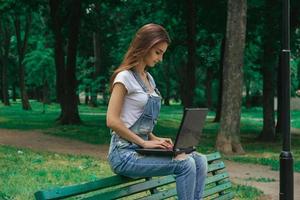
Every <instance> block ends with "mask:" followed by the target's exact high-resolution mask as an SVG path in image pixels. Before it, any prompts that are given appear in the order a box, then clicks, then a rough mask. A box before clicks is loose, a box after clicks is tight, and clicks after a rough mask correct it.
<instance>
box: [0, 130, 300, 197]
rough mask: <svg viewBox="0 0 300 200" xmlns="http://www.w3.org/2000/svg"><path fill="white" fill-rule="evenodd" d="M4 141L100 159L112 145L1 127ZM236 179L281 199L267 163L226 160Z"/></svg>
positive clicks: (299, 180) (298, 177)
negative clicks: (265, 164)
mask: <svg viewBox="0 0 300 200" xmlns="http://www.w3.org/2000/svg"><path fill="white" fill-rule="evenodd" d="M0 145H9V146H15V147H20V148H30V149H33V150H38V151H50V152H57V153H63V154H75V155H89V156H93V157H95V158H98V159H103V160H104V159H106V155H107V151H108V145H93V144H87V143H84V142H80V141H76V140H72V139H67V138H62V137H57V136H51V135H47V134H43V133H41V132H38V131H35V132H27V131H19V130H7V129H0ZM225 164H226V166H227V170H228V172H229V175H230V178H231V180H232V181H233V182H235V183H238V184H242V185H248V186H253V187H256V188H258V189H259V190H261V191H263V193H264V195H263V196H262V198H261V199H264V200H269V199H270V200H273V199H274V200H277V199H279V172H276V171H272V170H270V168H269V167H267V166H262V165H255V164H241V163H237V162H232V161H225ZM259 178H266V179H267V178H268V179H274V180H275V181H272V182H258V181H257V179H259ZM299 186H300V173H295V174H294V188H295V189H294V190H295V194H294V199H300V190H299V189H297V188H299Z"/></svg>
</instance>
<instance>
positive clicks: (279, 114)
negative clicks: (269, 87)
mask: <svg viewBox="0 0 300 200" xmlns="http://www.w3.org/2000/svg"><path fill="white" fill-rule="evenodd" d="M278 57H279V59H278V71H277V123H276V128H275V138H276V139H280V138H281V136H282V130H281V124H282V110H281V107H282V97H283V95H282V92H281V87H282V82H281V71H282V67H281V55H280V54H279V56H278Z"/></svg>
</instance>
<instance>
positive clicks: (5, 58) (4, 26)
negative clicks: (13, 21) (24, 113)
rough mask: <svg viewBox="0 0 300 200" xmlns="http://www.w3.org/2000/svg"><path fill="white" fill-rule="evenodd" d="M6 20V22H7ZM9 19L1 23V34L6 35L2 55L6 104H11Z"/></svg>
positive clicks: (3, 87) (3, 97)
mask: <svg viewBox="0 0 300 200" xmlns="http://www.w3.org/2000/svg"><path fill="white" fill-rule="evenodd" d="M5 22H6V23H5ZM9 27H10V25H9V21H6V20H4V21H3V23H1V24H0V29H1V31H0V32H1V34H3V35H4V41H3V49H4V53H3V55H2V56H1V57H2V59H1V60H2V70H1V74H2V101H3V104H4V105H5V106H10V102H9V95H8V79H7V63H8V54H9V48H10V38H11V32H10V30H9Z"/></svg>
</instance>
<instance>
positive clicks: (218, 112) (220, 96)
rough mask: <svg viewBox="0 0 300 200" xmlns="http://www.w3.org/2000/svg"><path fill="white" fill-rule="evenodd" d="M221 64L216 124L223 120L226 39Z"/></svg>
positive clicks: (222, 47)
mask: <svg viewBox="0 0 300 200" xmlns="http://www.w3.org/2000/svg"><path fill="white" fill-rule="evenodd" d="M220 51H221V53H220V62H219V73H220V78H219V91H218V103H217V110H216V116H215V119H214V122H220V120H221V110H222V95H223V62H224V51H225V39H224V38H223V39H222V44H221V49H220Z"/></svg>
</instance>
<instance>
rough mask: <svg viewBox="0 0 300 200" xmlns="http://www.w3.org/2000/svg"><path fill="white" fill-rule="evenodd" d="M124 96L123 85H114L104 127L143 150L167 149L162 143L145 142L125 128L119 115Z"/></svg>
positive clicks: (156, 141)
mask: <svg viewBox="0 0 300 200" xmlns="http://www.w3.org/2000/svg"><path fill="white" fill-rule="evenodd" d="M126 94H127V90H126V88H125V86H124V85H123V84H121V83H116V84H114V86H113V90H112V93H111V97H110V100H109V104H108V108H107V115H106V125H107V126H108V127H109V128H111V129H112V130H114V131H115V132H116V133H117V134H118V135H120V136H121V137H122V138H124V139H125V140H128V141H130V142H132V143H135V144H137V145H139V146H142V147H144V148H167V146H166V144H165V143H164V142H163V141H158V140H155V141H145V140H143V139H142V138H141V137H139V136H138V135H136V134H135V133H133V132H132V131H131V130H130V129H129V128H127V127H126V126H125V124H124V123H123V122H122V120H121V118H120V115H121V111H122V106H123V104H124V98H125V95H126Z"/></svg>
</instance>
